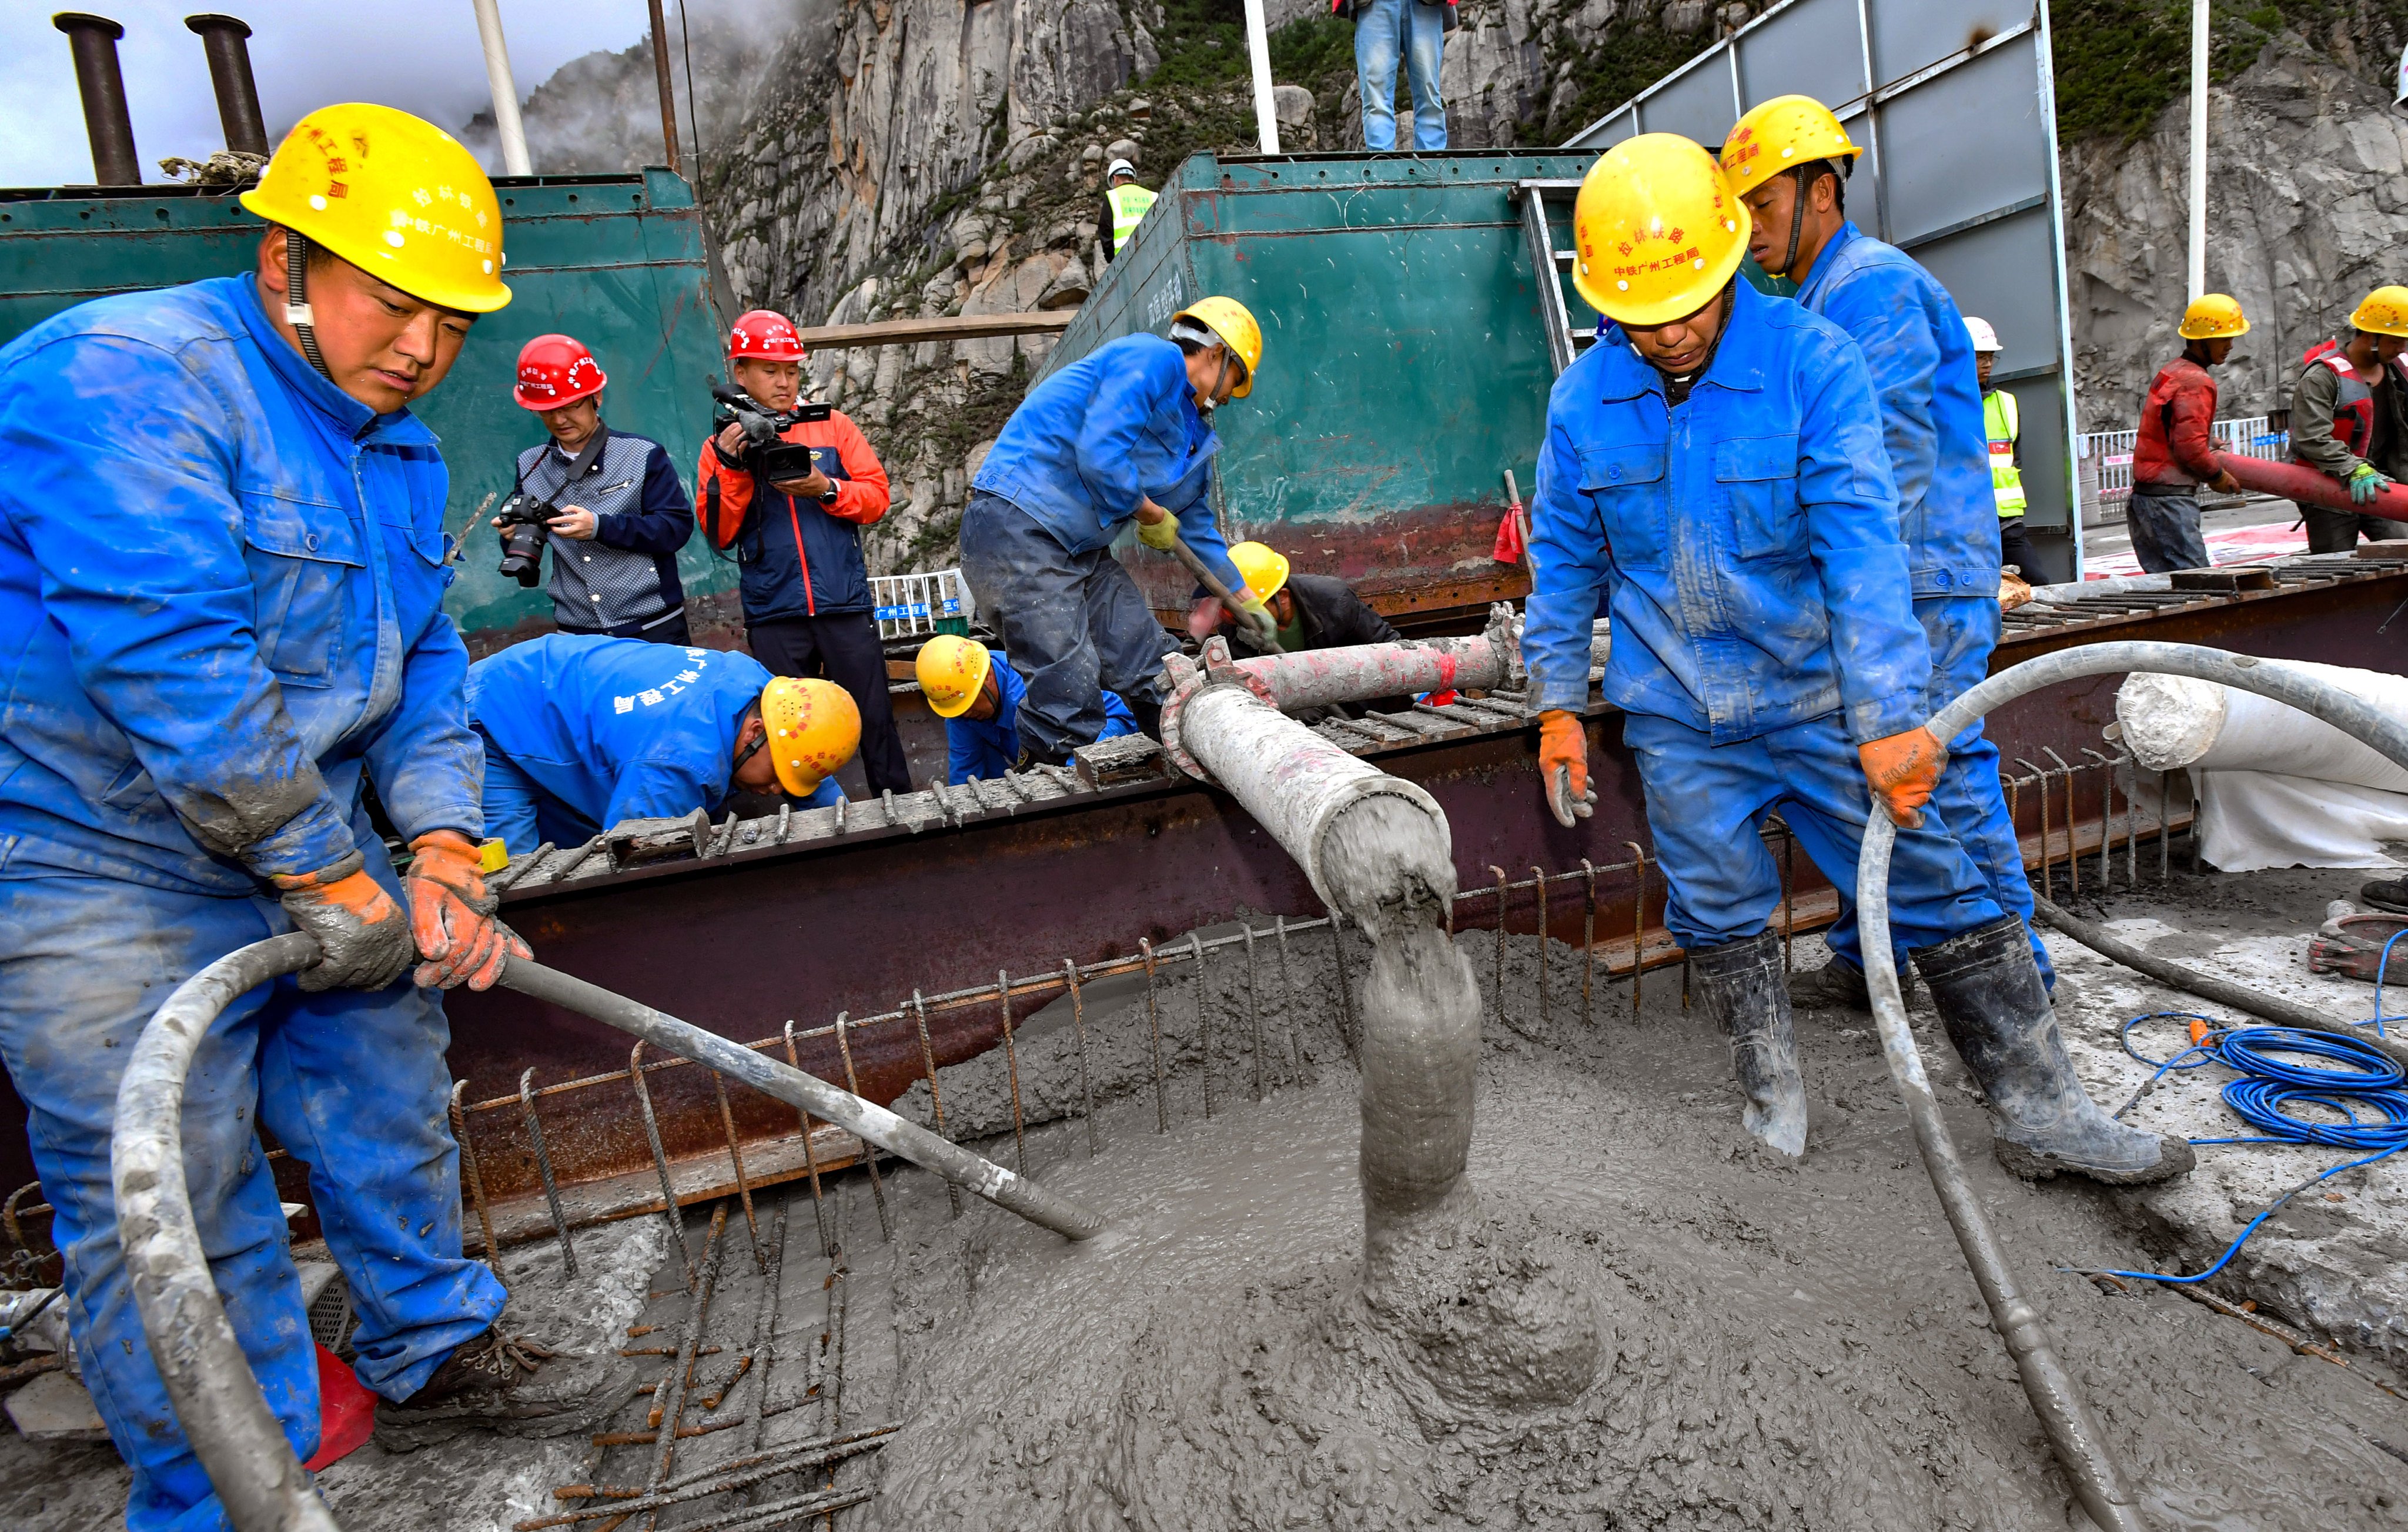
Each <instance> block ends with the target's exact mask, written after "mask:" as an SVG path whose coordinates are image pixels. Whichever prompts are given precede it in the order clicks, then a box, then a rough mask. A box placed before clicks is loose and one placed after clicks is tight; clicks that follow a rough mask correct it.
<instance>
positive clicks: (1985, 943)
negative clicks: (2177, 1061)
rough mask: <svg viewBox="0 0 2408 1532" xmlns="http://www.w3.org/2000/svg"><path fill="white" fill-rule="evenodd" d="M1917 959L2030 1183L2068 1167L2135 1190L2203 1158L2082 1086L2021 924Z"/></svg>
mask: <svg viewBox="0 0 2408 1532" xmlns="http://www.w3.org/2000/svg"><path fill="white" fill-rule="evenodd" d="M1913 955H1914V966H1916V967H1917V968H1919V969H1921V970H1922V972H1923V981H1924V982H1925V983H1927V984H1928V985H1930V986H1931V1001H1932V1004H1933V1006H1935V1007H1936V1008H1937V1009H1939V1012H1940V1020H1941V1022H1942V1024H1943V1025H1945V1026H1946V1027H1947V1028H1948V1040H1949V1041H1950V1042H1952V1043H1954V1044H1956V1047H1957V1053H1958V1055H1959V1056H1961V1057H1962V1058H1963V1059H1964V1060H1965V1067H1967V1068H1968V1069H1971V1071H1972V1072H1973V1079H1974V1081H1976V1082H1977V1083H1979V1084H1980V1086H1981V1087H1982V1094H1983V1095H1986V1096H1988V1097H1989V1099H1990V1124H1991V1129H1992V1131H1993V1133H1994V1134H1995V1135H1996V1138H1997V1142H1996V1145H1995V1148H1996V1151H1997V1153H1998V1156H1999V1163H2000V1165H2002V1166H2005V1167H2007V1168H2008V1169H2009V1170H2012V1171H2014V1173H2015V1174H2016V1175H2018V1176H2022V1177H2025V1178H2027V1179H2028V1180H2039V1179H2042V1178H2044V1177H2048V1176H2053V1175H2056V1174H2057V1172H2058V1171H2060V1170H2070V1171H2073V1172H2075V1173H2077V1174H2080V1175H2085V1176H2088V1177H2089V1178H2090V1179H2091V1180H2093V1181H2105V1182H2106V1183H2107V1184H2108V1185H2110V1186H2129V1185H2135V1184H2138V1183H2140V1182H2143V1181H2164V1180H2166V1179H2167V1178H2168V1177H2171V1176H2179V1175H2181V1174H2182V1173H2183V1172H2184V1171H2186V1170H2188V1169H2189V1168H2190V1167H2192V1166H2193V1165H2194V1164H2196V1163H2197V1162H2198V1156H2197V1155H2196V1154H2194V1153H2192V1152H2191V1147H2190V1145H2189V1144H2188V1143H2186V1142H2185V1141H2184V1140H2182V1139H2180V1138H2160V1137H2158V1136H2157V1134H2154V1133H2149V1132H2145V1131H2143V1130H2142V1129H2140V1128H2133V1127H2126V1126H2125V1125H2124V1124H2121V1123H2118V1122H2116V1121H2115V1120H2114V1118H2112V1117H2110V1116H2108V1115H2107V1114H2106V1113H2105V1112H2103V1111H2101V1110H2099V1107H2098V1105H2097V1103H2095V1102H2093V1101H2092V1100H2091V1099H2090V1095H2089V1093H2088V1092H2086V1091H2085V1090H2084V1089H2083V1088H2082V1081H2081V1079H2080V1077H2078V1076H2077V1075H2075V1074H2074V1072H2073V1060H2072V1059H2071V1058H2069V1057H2068V1056H2067V1055H2066V1052H2065V1038H2064V1036H2063V1035H2062V1034H2061V1033H2059V1032H2058V1031H2057V1013H2056V1012H2055V1011H2054V1010H2052V1009H2049V1003H2048V992H2047V990H2045V989H2044V988H2042V985H2041V981H2040V966H2039V965H2038V964H2037V963H2034V962H2033V961H2032V954H2031V938H2030V937H2029V936H2028V934H2027V933H2026V931H2025V930H2024V923H2023V922H2022V921H2021V920H2019V919H2017V918H2016V917H2015V916H2013V915H2001V916H2000V917H1999V918H1998V919H1997V920H1995V921H1992V922H1990V923H1987V924H1985V925H1980V926H1976V927H1974V928H1973V929H1972V930H1971V931H1968V932H1966V933H1965V934H1963V935H1962V936H1957V937H1951V938H1948V939H1947V940H1946V941H1943V942H1942V943H1940V944H1939V945H1938V946H1936V947H1926V948H1923V949H1921V950H1919V951H1917V952H1914V954H1913Z"/></svg>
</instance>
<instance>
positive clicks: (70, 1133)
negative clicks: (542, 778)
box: [0, 820, 504, 1532]
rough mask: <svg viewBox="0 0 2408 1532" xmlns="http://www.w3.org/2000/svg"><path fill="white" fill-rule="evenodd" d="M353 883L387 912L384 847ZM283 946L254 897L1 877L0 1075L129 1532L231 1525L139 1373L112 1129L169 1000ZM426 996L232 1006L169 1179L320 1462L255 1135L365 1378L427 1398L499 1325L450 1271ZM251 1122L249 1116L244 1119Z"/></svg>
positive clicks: (209, 1048) (438, 1075)
mask: <svg viewBox="0 0 2408 1532" xmlns="http://www.w3.org/2000/svg"><path fill="white" fill-rule="evenodd" d="M356 827H357V830H358V834H359V836H360V845H361V849H362V850H363V851H364V852H366V856H367V859H368V870H369V871H370V872H371V873H373V874H374V875H375V877H376V879H377V881H379V882H380V883H383V884H384V885H385V887H386V890H387V892H389V893H391V894H392V895H394V897H395V898H399V897H400V890H399V887H398V885H397V884H396V883H395V881H394V876H393V868H392V866H391V865H390V864H389V863H387V862H386V860H385V857H384V852H383V848H382V846H381V845H380V842H379V841H378V840H377V838H376V837H375V836H374V834H372V833H371V832H370V831H369V829H368V826H367V824H366V822H365V820H361V821H359V822H357V825H356ZM291 929H292V923H291V922H290V921H288V920H287V919H286V918H285V916H284V912H283V910H282V909H279V907H278V906H277V904H276V903H275V901H274V900H271V899H257V898H251V899H228V898H219V897H212V896H208V895H190V894H179V893H172V892H169V891H167V890H164V889H156V888H150V887H145V886H141V885H137V884H133V883H123V882H115V881H109V880H106V879H99V878H75V877H42V878H22V879H0V1059H5V1060H6V1062H7V1067H8V1073H9V1076H10V1078H11V1079H12V1080H13V1081H15V1082H16V1086H17V1091H18V1094H19V1095H22V1096H23V1097H24V1101H25V1107H26V1114H27V1118H28V1136H29V1137H30V1138H32V1140H33V1149H34V1164H35V1167H36V1169H37V1170H38V1171H39V1172H40V1174H41V1178H42V1191H43V1194H44V1195H45V1196H48V1197H49V1198H50V1205H51V1206H52V1207H53V1208H55V1209H56V1210H57V1214H56V1218H55V1221H54V1222H53V1224H51V1238H53V1239H55V1240H56V1241H57V1243H58V1247H59V1249H60V1250H62V1251H63V1252H65V1255H66V1290H67V1294H68V1296H69V1298H70V1300H71V1302H70V1307H69V1309H68V1310H67V1319H68V1323H69V1324H70V1326H71V1328H72V1330H73V1332H74V1335H75V1342H76V1350H77V1353H78V1354H79V1356H80V1357H81V1358H82V1362H83V1369H84V1382H85V1383H86V1385H87V1386H88V1387H89V1388H90V1389H91V1391H92V1400H93V1406H94V1408H96V1409H97V1410H99V1411H100V1417H101V1419H102V1420H103V1421H105V1422H107V1423H108V1434H109V1437H110V1439H112V1440H113V1441H115V1442H116V1444H117V1450H118V1452H119V1453H121V1454H122V1456H123V1457H124V1459H125V1461H126V1462H127V1463H128V1464H130V1465H132V1467H133V1469H134V1484H133V1489H132V1492H131V1494H130V1495H129V1496H128V1499H127V1503H126V1508H125V1520H126V1525H127V1526H128V1527H129V1528H132V1529H133V1532H162V1529H166V1528H174V1529H176V1532H212V1529H215V1528H220V1527H223V1526H224V1525H227V1524H226V1518H225V1512H224V1511H223V1510H222V1508H221V1507H220V1505H219V1504H218V1500H217V1496H216V1495H215V1494H214V1493H213V1492H212V1491H211V1490H210V1488H209V1481H208V1474H207V1473H205V1472H204V1471H203V1470H202V1468H201V1465H200V1462H199V1460H198V1459H197V1458H195V1457H194V1456H193V1453H192V1449H191V1448H190V1446H188V1445H187V1444H186V1442H185V1440H184V1433H183V1431H182V1429H181V1428H180V1427H179V1425H177V1420H176V1412H175V1409H174V1407H173V1406H172V1405H170V1404H169V1403H168V1400H167V1395H166V1390H165V1387H164V1386H163V1385H162V1384H161V1382H160V1381H159V1374H158V1371H157V1369H156V1368H155V1367H153V1366H152V1364H151V1361H150V1347H149V1345H148V1344H147V1342H146V1341H145V1339H144V1334H143V1328H142V1316H141V1313H140V1311H139V1310H137V1309H136V1306H135V1301H134V1290H133V1284H132V1282H131V1281H130V1280H129V1278H128V1274H127V1272H126V1268H125V1262H124V1255H123V1253H122V1251H121V1250H120V1248H119V1246H118V1243H117V1210H116V1199H115V1196H114V1194H113V1189H112V1187H111V1184H110V1181H109V1129H110V1124H111V1122H112V1120H113V1118H114V1117H115V1114H116V1103H117V1086H118V1081H119V1077H120V1075H121V1074H122V1065H123V1063H124V1061H125V1058H126V1056H127V1054H129V1053H130V1052H132V1051H133V1045H134V1041H135V1039H136V1038H137V1037H139V1036H140V1035H141V1032H142V1029H143V1027H144V1026H145V1025H146V1024H148V1023H149V1022H150V1017H151V1014H152V1013H153V1012H154V1011H156V1010H157V1009H158V1008H159V1005H160V1003H161V1002H162V1001H164V1000H165V999H166V997H167V995H168V994H169V993H170V992H171V991H173V990H174V989H175V987H176V986H177V985H178V984H179V983H181V982H182V981H184V980H185V979H187V978H189V977H191V976H192V975H193V973H194V972H196V971H197V970H199V969H200V968H202V967H204V966H207V965H208V964H209V963H212V962H215V961H216V960H217V959H218V958H221V957H222V956H224V955H225V954H226V953H227V952H232V951H233V950H234V949H235V948H236V947H240V946H243V945H246V944H247V943H250V942H253V941H258V940H261V939H263V938H267V937H272V936H278V935H281V934H282V933H284V932H286V931H289V930H291ZM450 1038H451V1033H450V1029H449V1028H448V1027H447V1025H446V1024H445V1023H444V1019H443V1007H442V1002H441V1001H440V999H439V998H438V997H437V995H435V994H434V993H433V992H431V991H423V990H420V989H417V988H416V987H414V986H413V985H412V984H411V983H410V982H409V979H408V978H407V977H405V978H403V979H402V980H401V981H399V982H397V983H395V984H394V985H393V986H392V987H390V988H388V989H383V990H379V991H377V992H375V993H373V994H367V993H363V992H361V991H358V990H335V991H331V992H329V993H326V994H322V995H305V994H303V993H302V992H301V991H300V989H299V988H298V987H297V986H296V985H295V984H294V982H293V981H292V980H290V979H285V980H281V981H278V982H277V983H276V984H275V985H273V986H267V987H262V988H259V989H254V990H252V991H251V993H250V994H248V995H243V996H242V997H241V998H240V999H238V1000H236V1002H235V1003H234V1004H233V1005H231V1006H229V1007H227V1008H226V1010H225V1013H224V1014H223V1015H222V1016H221V1017H220V1018H219V1019H218V1021H217V1023H216V1024H215V1025H214V1026H212V1027H211V1028H210V1029H209V1034H208V1038H205V1039H204V1040H203V1042H202V1044H201V1047H200V1051H199V1052H198V1054H197V1055H196V1056H195V1057H194V1059H193V1067H192V1073H191V1076H190V1083H189V1084H188V1086H187V1087H186V1090H185V1093H184V1174H185V1178H186V1181H187V1184H188V1186H189V1189H190V1191H191V1194H192V1199H193V1214H194V1216H195V1218H196V1220H197V1222H198V1224H199V1227H200V1236H201V1242H202V1245H203V1247H204V1248H205V1249H207V1250H208V1253H209V1273H210V1276H211V1277H212V1278H213V1279H214V1280H215V1281H216V1283H217V1289H218V1293H219V1296H221V1297H222V1299H223V1300H224V1302H225V1307H226V1315H227V1317H228V1318H229V1319H231V1320H232V1321H233V1323H234V1329H235V1334H236V1335H237V1336H238V1337H240V1338H241V1339H242V1346H243V1353H244V1354H245V1355H246V1356H247V1357H248V1358H249V1359H250V1362H251V1371H252V1372H253V1373H254V1374H256V1375H257V1376H258V1379H259V1382H260V1385H261V1387H262V1388H263V1389H264V1390H265V1393H266V1396H267V1402H268V1406H269V1408H270V1409H272V1410H275V1412H276V1416H277V1419H278V1420H279V1421H280V1422H282V1423H283V1425H284V1434H285V1438H286V1439H287V1440H289V1441H290V1442H291V1443H292V1444H293V1450H294V1453H297V1454H298V1455H300V1456H302V1457H305V1458H306V1457H308V1455H309V1454H310V1453H313V1452H315V1451H316V1450H317V1445H318V1373H317V1356H316V1353H315V1351H314V1350H313V1348H312V1346H311V1342H310V1338H309V1324H308V1315H307V1314H306V1313H305V1312H304V1311H303V1309H302V1306H301V1290H300V1287H299V1284H298V1280H297V1279H296V1277H295V1275H294V1268H293V1260H292V1255H291V1253H290V1250H289V1248H288V1245H289V1241H288V1239H287V1236H286V1230H285V1223H284V1214H283V1211H282V1210H281V1208H280V1207H279V1203H278V1199H277V1192H276V1182H275V1179H274V1177H273V1175H272V1174H271V1172H270V1171H269V1168H268V1165H267V1160H266V1156H265V1154H264V1153H262V1152H261V1149H260V1143H259V1138H258V1134H257V1127H256V1124H265V1126H266V1127H267V1129H268V1131H270V1132H271V1133H273V1134H275V1136H276V1139H277V1142H278V1143H279V1144H281V1145H282V1146H283V1147H284V1149H285V1150H286V1151H287V1152H289V1153H291V1154H292V1156H293V1157H294V1159H295V1160H297V1161H300V1162H302V1163H304V1164H306V1165H308V1167H309V1184H310V1190H311V1194H312V1196H314V1197H315V1199H316V1202H317V1209H318V1218H319V1222H320V1224H321V1226H322V1228H323V1229H324V1231H325V1235H326V1243H327V1245H328V1247H329V1248H330V1249H331V1250H332V1252H333V1253H334V1256H335V1260H336V1262H337V1264H338V1265H339V1266H340V1267H342V1271H343V1275H344V1277H345V1278H346V1279H348V1280H349V1281H350V1283H351V1302H352V1304H353V1306H354V1307H355V1309H356V1310H357V1311H358V1315H359V1329H358V1331H357V1333H356V1336H355V1338H354V1339H355V1341H356V1344H357V1345H358V1347H359V1361H358V1363H357V1365H356V1370H357V1372H358V1373H359V1377H360V1381H361V1382H364V1383H366V1385H367V1386H368V1387H369V1388H371V1389H373V1390H375V1391H376V1392H377V1393H379V1394H380V1395H382V1396H385V1397H386V1398H389V1399H401V1398H407V1397H408V1396H409V1395H410V1394H412V1393H413V1392H415V1391H416V1390H417V1389H418V1388H420V1387H421V1386H422V1385H423V1384H424V1383H425V1382H426V1380H427V1379H428V1378H429V1377H430V1376H432V1375H433V1373H434V1371H435V1369H436V1367H437V1366H439V1365H440V1364H441V1363H442V1361H443V1359H444V1358H445V1357H446V1356H448V1355H450V1354H451V1353H452V1350H453V1348H455V1347H457V1346H458V1345H460V1344H461V1343H462V1342H463V1341H466V1340H468V1339H473V1338H474V1337H476V1336H477V1335H478V1334H480V1332H482V1331H483V1330H484V1328H485V1327H486V1326H487V1325H488V1324H491V1323H492V1322H493V1320H494V1318H495V1315H497V1314H499V1313H500V1312H501V1310H502V1300H503V1296H504V1295H503V1291H502V1285H501V1283H500V1282H498V1281H495V1278H494V1274H493V1273H492V1272H491V1271H489V1270H487V1269H486V1268H485V1267H483V1266H482V1265H480V1264H479V1263H476V1262H472V1261H468V1260H466V1259H463V1258H462V1256H461V1253H460V1223H461V1220H460V1177H459V1151H458V1148H457V1146H456V1145H455V1144H454V1143H453V1142H452V1131H451V1126H450V1124H449V1122H448V1120H447V1117H446V1107H447V1104H448V1101H449V1097H450V1095H451V1084H452V1081H451V1076H450V1072H449V1071H448V1070H447V1069H446V1068H445V1067H444V1064H443V1051H444V1049H445V1047H446V1046H447V1045H448V1043H449V1042H450ZM254 1116H255V1119H256V1122H254Z"/></svg>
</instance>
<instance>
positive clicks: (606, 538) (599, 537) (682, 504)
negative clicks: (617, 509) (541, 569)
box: [594, 442, 694, 558]
mask: <svg viewBox="0 0 2408 1532" xmlns="http://www.w3.org/2000/svg"><path fill="white" fill-rule="evenodd" d="M692 536H694V503H693V502H692V501H690V500H688V499H687V498H686V494H685V486H684V485H683V484H681V483H679V482H678V476H677V470H676V469H675V468H672V467H670V466H669V455H668V453H667V452H665V451H662V450H661V446H660V443H658V442H654V443H653V444H652V451H649V452H647V453H646V454H645V455H644V491H643V498H642V500H641V501H640V502H639V503H638V505H637V507H636V508H635V509H634V510H631V511H627V512H625V513H624V514H622V515H617V516H596V517H595V518H594V540H595V542H598V543H603V544H606V545H608V546H609V547H611V548H624V549H625V550H627V551H629V552H631V553H650V554H652V556H654V557H655V558H658V557H660V556H662V555H664V554H668V553H674V552H676V551H678V550H679V549H681V548H683V547H684V546H685V541H686V539H687V538H688V537H692Z"/></svg>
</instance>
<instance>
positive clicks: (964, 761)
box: [945, 692, 1111, 787]
mask: <svg viewBox="0 0 2408 1532" xmlns="http://www.w3.org/2000/svg"><path fill="white" fill-rule="evenodd" d="M1104 695H1105V696H1107V697H1110V696H1111V693H1110V692H1107V693H1105V694H1104ZM987 733H988V731H987V730H986V729H984V728H982V727H981V726H980V725H979V724H978V723H976V722H974V721H972V720H969V719H963V718H949V719H947V720H945V785H946V786H947V787H959V786H961V785H962V784H963V783H964V782H966V781H968V780H970V779H971V778H972V777H983V776H985V775H986V772H987V750H988V745H987Z"/></svg>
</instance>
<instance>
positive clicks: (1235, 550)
mask: <svg viewBox="0 0 2408 1532" xmlns="http://www.w3.org/2000/svg"><path fill="white" fill-rule="evenodd" d="M1229 562H1230V563H1231V564H1234V565H1236V566H1238V573H1240V574H1241V575H1243V576H1245V577H1246V589H1248V590H1250V591H1252V592H1254V594H1256V595H1257V596H1259V597H1261V598H1262V599H1263V600H1265V601H1269V599H1270V598H1271V597H1272V596H1273V595H1274V594H1277V593H1278V591H1279V588H1280V587H1281V586H1283V585H1284V584H1286V583H1287V555H1286V554H1284V553H1283V552H1281V551H1279V550H1278V549H1276V548H1273V547H1271V546H1270V545H1269V543H1259V542H1239V543H1231V544H1230V545H1229Z"/></svg>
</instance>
